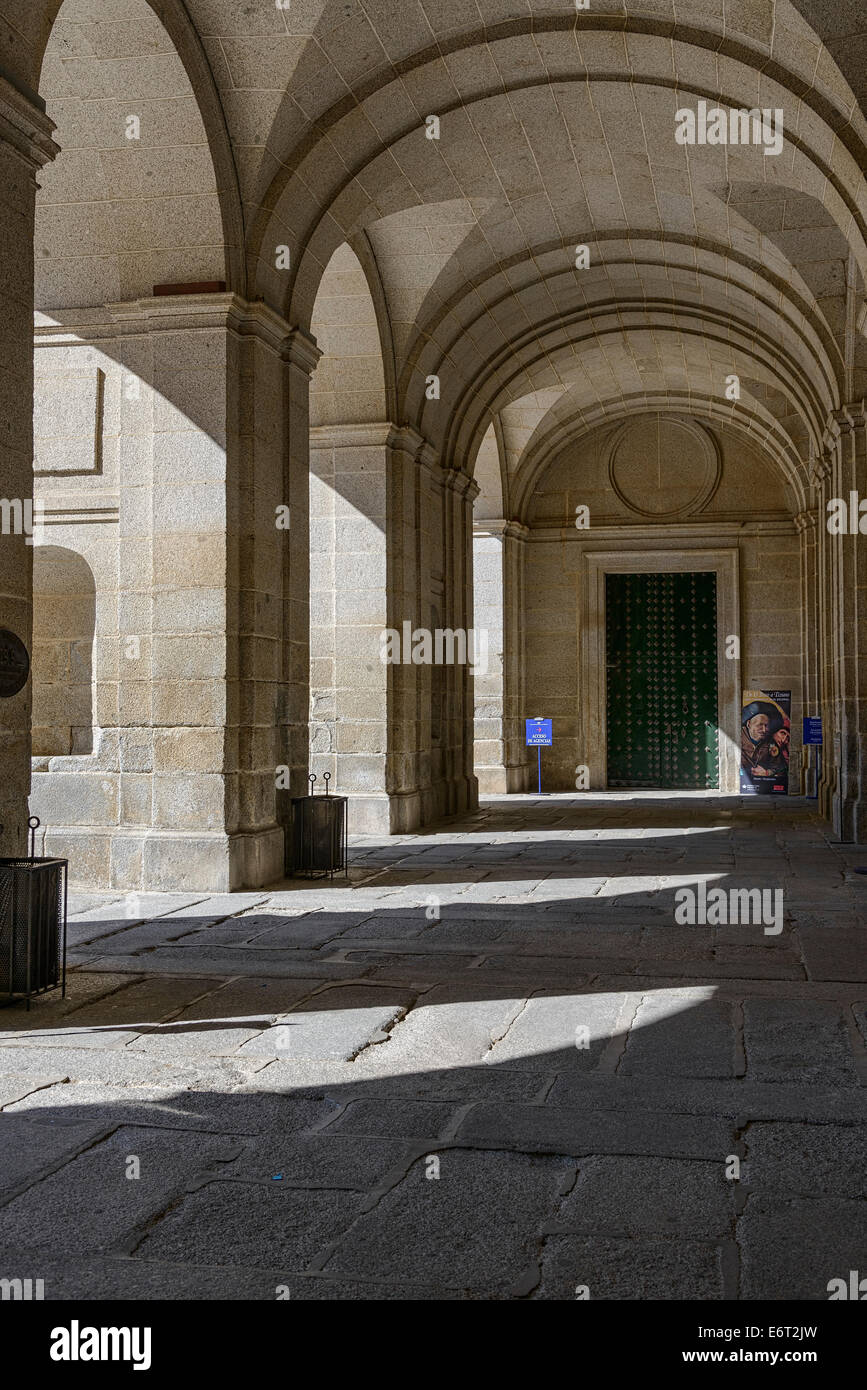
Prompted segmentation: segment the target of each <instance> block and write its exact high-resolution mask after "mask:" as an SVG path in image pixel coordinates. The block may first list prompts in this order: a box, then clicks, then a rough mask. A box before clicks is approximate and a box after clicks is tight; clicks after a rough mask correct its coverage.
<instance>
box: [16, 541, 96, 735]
mask: <svg viewBox="0 0 867 1390" xmlns="http://www.w3.org/2000/svg"><path fill="white" fill-rule="evenodd" d="M95 627H96V581H95V579H94V575H93V571H92V569H91V568H90V565H89V564H88V563H87V561H86V560H85V558H84V556H83V555H79V554H78V553H77V552H76V551H74V550H69V549H67V548H66V547H65V546H60V545H36V546H34V548H33V654H32V680H33V715H32V719H33V755H34V757H35V758H49V757H57V756H61V757H62V756H64V755H66V754H82V753H84V754H86V753H92V752H93V746H94V720H95V710H94V700H93V642H94V632H95Z"/></svg>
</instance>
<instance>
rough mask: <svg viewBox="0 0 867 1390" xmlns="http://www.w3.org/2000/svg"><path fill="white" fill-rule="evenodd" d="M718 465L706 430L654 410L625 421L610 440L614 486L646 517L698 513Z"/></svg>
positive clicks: (717, 453)
mask: <svg viewBox="0 0 867 1390" xmlns="http://www.w3.org/2000/svg"><path fill="white" fill-rule="evenodd" d="M720 466H721V455H720V451H719V446H718V444H717V442H716V439H715V437H714V435H712V434H711V432H710V430H707V429H705V428H704V427H703V426H701V425H699V424H697V423H696V422H695V421H693V420H686V419H682V418H680V417H677V416H667V415H663V414H661V413H658V412H654V413H653V414H643V415H638V416H636V417H635V418H634V419H632V420H628V421H627V422H626V424H625V425H622V426H621V427H620V429H618V430H616V431H615V433H614V434H613V435H612V437H611V440H610V443H609V450H608V479H609V482H610V483H611V486H612V488H613V489H614V491H615V493H616V494H617V496H618V497H619V498H620V501H621V502H622V503H623V505H624V506H625V507H628V508H629V510H630V511H631V512H637V513H638V515H639V516H643V517H647V518H648V519H649V520H654V521H657V520H658V521H662V520H673V519H674V518H676V517H682V516H686V515H688V514H689V513H694V512H699V511H701V509H702V507H704V506H706V505H707V503H708V502H709V501H710V499H711V497H712V496H713V494H714V493H715V491H716V489H717V486H718V484H719V480H720Z"/></svg>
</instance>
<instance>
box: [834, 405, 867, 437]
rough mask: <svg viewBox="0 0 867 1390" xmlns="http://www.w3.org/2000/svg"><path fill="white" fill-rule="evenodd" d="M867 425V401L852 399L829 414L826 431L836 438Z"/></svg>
mask: <svg viewBox="0 0 867 1390" xmlns="http://www.w3.org/2000/svg"><path fill="white" fill-rule="evenodd" d="M865 425H867V401H850V402H849V403H848V404H847V405H843V406H841V407H840V409H839V410H833V411H832V412H831V414H830V415H829V416H828V424H827V431H826V433H828V434H831V435H832V436H833V437H834V439H835V440H836V439H837V438H838V437H839V436H840V435H841V434H848V433H850V432H851V431H852V430H855V429H858V428H859V427H862V426H865Z"/></svg>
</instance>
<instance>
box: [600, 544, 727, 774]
mask: <svg viewBox="0 0 867 1390" xmlns="http://www.w3.org/2000/svg"><path fill="white" fill-rule="evenodd" d="M672 571H676V572H677V573H680V574H697V573H703V574H711V573H713V574H715V575H716V622H717V720H718V723H719V794H720V795H722V794H725V795H732V794H737V793H738V792H739V791H740V762H741V753H740V714H741V663H740V656H739V655H738V657H731V658H730V657H727V656H726V650H725V649H726V638H728V637H737V639H738V645H737V648H736V650H737V651H738V652H740V635H741V625H740V588H739V572H738V549H737V546H732V547H730V548H726V549H721V548H720V547H715V548H714V549H713V550H599V551H585V553H584V556H583V565H582V573H581V578H582V585H581V587H582V589H583V603H582V606H581V615H582V631H581V635H580V640H579V644H578V645H579V702H580V710H579V725H580V728H581V731H582V736H583V744H584V749H585V761H586V764H587V766H588V768H589V771H590V786H591V788H593V789H596V790H598V789H600V788H604V789H605V790H607V789H608V689H607V681H606V667H605V662H606V650H605V649H606V640H605V638H606V634H605V626H606V612H605V576H606V574H663V573H666V574H667V573H670V572H672Z"/></svg>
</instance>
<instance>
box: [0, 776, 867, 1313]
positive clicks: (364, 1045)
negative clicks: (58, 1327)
mask: <svg viewBox="0 0 867 1390" xmlns="http://www.w3.org/2000/svg"><path fill="white" fill-rule="evenodd" d="M351 856H352V868H351V873H350V877H349V882H348V883H346V882H345V881H342V880H339V879H335V880H334V881H333V882H331V883H327V882H326V883H322V882H318V883H315V884H311V883H309V882H304V881H289V882H286V883H284V884H282V885H278V886H277V887H275V888H273V889H268V890H262V891H260V892H245V893H237V894H233V895H227V896H209V895H207V894H203V893H192V892H190V893H185V894H184V893H179V894H142V895H138V896H136V895H119V894H97V893H92V894H78V895H74V896H73V898H72V901H71V916H70V966H71V974H70V978H69V989H68V994H67V998H66V999H65V1000H63V1001H61V1000H60V999H59V998H57V997H55V996H45V997H43V998H42V999H41V1000H40V1001H38V1002H36V1003H35V1004H34V1006H33V1008H32V1009H31V1011H30V1013H29V1014H28V1013H27V1012H26V1011H25V1009H24V1007H23V1005H15V1006H13V1007H11V1008H6V1009H3V1010H0V1278H6V1279H14V1278H22V1279H23V1278H33V1279H38V1278H42V1279H44V1280H45V1296H46V1298H49V1299H59V1298H87V1299H105V1298H121V1299H151V1298H157V1299H159V1298H181V1299H228V1300H234V1299H266V1300H268V1299H282V1298H291V1299H423V1300H424V1299H462V1298H464V1299H466V1298H469V1299H517V1298H525V1299H570V1300H571V1299H575V1298H585V1297H589V1298H590V1299H591V1300H592V1299H684V1298H700V1299H708V1300H716V1299H723V1298H725V1299H738V1298H739V1299H746V1300H750V1299H758V1298H774V1299H789V1298H805V1299H813V1300H823V1299H827V1297H828V1292H827V1287H828V1283H829V1281H830V1280H832V1279H835V1278H844V1279H848V1277H849V1271H850V1270H860V1271H861V1272H862V1273H864V1274H867V1207H865V1203H864V1201H863V1197H864V1189H865V1171H867V1170H865V1163H864V1154H865V1134H867V1115H865V1105H864V1095H865V1092H864V1082H865V1079H867V1067H865V1032H867V1016H865V1000H867V985H865V975H867V966H865V949H864V948H865V944H867V876H860V875H857V874H856V873H855V871H854V870H855V868H856V867H857V866H859V865H861V864H867V849H862V850H859V849H858V848H857V847H854V846H838V845H835V844H833V843H832V842H831V841H830V838H829V834H828V831H827V829H826V828H824V827H823V826H822V825H821V824H820V823H819V822H818V821H817V820H816V819H815V816H814V814H813V812H812V810H811V808H810V804H809V803H807V802H801V801H797V800H795V799H790V800H788V801H784V800H778V801H770V800H768V801H765V800H764V799H757V800H753V801H747V800H744V801H741V800H738V799H736V798H734V799H733V798H720V797H712V796H707V795H703V794H696V795H694V796H675V795H665V796H662V795H655V796H654V795H644V794H641V795H631V796H627V795H608V796H605V797H591V796H581V797H571V798H570V797H568V796H549V797H542V798H534V797H529V796H528V797H509V798H499V799H496V798H495V799H492V800H490V801H487V802H485V804H484V806H483V808H482V809H481V810H480V811H479V812H478V813H477V814H474V815H469V816H466V817H463V818H461V819H459V820H454V821H450V822H447V823H442V824H440V825H439V826H437V827H436V828H435V829H432V830H431V832H430V833H425V834H418V835H405V836H401V837H398V838H392V839H388V840H376V839H373V838H369V837H368V838H364V839H357V840H355V841H354V842H353V845H352V850H351ZM700 882H703V883H704V884H705V899H706V900H707V901H708V902H709V901H710V897H709V891H710V890H711V889H713V888H714V887H717V888H719V887H722V888H724V889H725V890H726V891H727V892H728V890H731V889H757V888H758V889H762V890H764V889H768V890H771V891H772V893H773V892H775V891H776V890H777V889H781V890H782V891H783V904H784V908H785V917H784V920H783V929H782V931H781V932H779V933H778V934H773V933H768V932H766V931H765V929H764V926H763V925H762V924H761V923H756V924H754V925H746V926H744V925H722V924H719V925H700V924H699V925H695V926H687V925H678V924H677V922H676V921H675V894H676V892H677V890H678V889H679V888H682V887H684V886H687V887H689V886H691V887H693V888H696V886H697V885H698V884H699V883H700Z"/></svg>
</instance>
